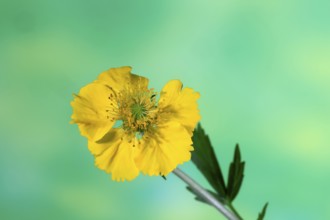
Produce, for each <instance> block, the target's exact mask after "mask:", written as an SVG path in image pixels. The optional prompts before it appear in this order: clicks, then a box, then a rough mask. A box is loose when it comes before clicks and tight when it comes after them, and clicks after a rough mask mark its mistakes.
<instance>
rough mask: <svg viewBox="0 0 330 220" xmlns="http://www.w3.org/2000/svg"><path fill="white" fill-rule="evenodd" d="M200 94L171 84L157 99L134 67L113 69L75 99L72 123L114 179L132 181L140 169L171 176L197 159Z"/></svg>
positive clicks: (178, 84)
mask: <svg viewBox="0 0 330 220" xmlns="http://www.w3.org/2000/svg"><path fill="white" fill-rule="evenodd" d="M199 96H200V95H199V93H197V92H195V91H194V90H193V89H190V88H184V89H182V83H181V82H180V81H179V80H171V81H169V82H168V83H167V84H166V85H165V86H164V88H163V89H162V91H161V93H160V97H159V100H157V98H156V97H157V93H156V92H155V91H154V90H153V89H148V79H147V78H144V77H142V76H138V75H135V74H132V73H131V68H130V67H120V68H111V69H109V70H108V71H105V72H103V73H101V74H100V75H99V77H98V78H97V80H95V81H94V82H92V83H90V84H88V85H86V86H85V87H83V88H82V89H81V90H80V92H79V94H78V95H74V100H73V101H72V102H71V106H72V107H73V114H72V122H73V123H76V124H77V125H78V127H79V130H80V133H81V135H83V136H85V137H87V139H88V149H89V150H90V152H91V153H92V154H93V155H94V157H95V164H96V166H97V167H99V168H100V169H102V170H104V171H106V172H107V173H111V174H112V179H113V180H116V181H121V180H132V179H134V178H135V177H137V176H138V174H139V172H140V171H141V172H142V173H144V174H148V175H167V174H168V173H170V172H171V171H173V170H174V169H175V168H176V166H177V165H178V164H181V163H183V162H186V161H189V160H190V158H191V153H190V151H192V150H193V147H192V141H191V136H192V133H193V130H194V128H195V126H196V123H197V122H198V121H199V120H200V115H199V111H198V108H197V107H198V106H197V99H198V98H199Z"/></svg>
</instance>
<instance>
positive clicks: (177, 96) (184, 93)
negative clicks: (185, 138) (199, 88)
mask: <svg viewBox="0 0 330 220" xmlns="http://www.w3.org/2000/svg"><path fill="white" fill-rule="evenodd" d="M181 88H182V83H181V82H180V81H179V80H171V81H169V82H168V83H167V84H166V85H165V86H164V88H163V89H162V92H161V95H160V99H159V105H158V107H159V109H160V110H161V111H160V112H161V113H160V118H164V119H165V120H175V121H178V122H179V123H181V124H182V125H183V126H184V127H185V128H186V129H187V130H188V131H189V133H190V134H191V135H192V132H193V130H194V128H195V126H196V123H197V122H198V121H199V120H200V115H199V110H198V105H197V99H198V98H199V97H200V95H199V93H198V92H195V91H194V90H193V89H191V88H184V89H182V90H181Z"/></svg>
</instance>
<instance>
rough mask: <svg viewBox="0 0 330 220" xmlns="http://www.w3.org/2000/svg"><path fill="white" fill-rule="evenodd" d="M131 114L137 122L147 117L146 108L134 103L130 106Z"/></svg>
mask: <svg viewBox="0 0 330 220" xmlns="http://www.w3.org/2000/svg"><path fill="white" fill-rule="evenodd" d="M131 112H132V115H133V117H134V118H135V120H139V119H141V118H143V117H144V116H146V115H147V110H146V108H145V107H144V106H143V105H141V104H139V103H134V104H133V105H132V106H131Z"/></svg>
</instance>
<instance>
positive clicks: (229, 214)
mask: <svg viewBox="0 0 330 220" xmlns="http://www.w3.org/2000/svg"><path fill="white" fill-rule="evenodd" d="M173 173H174V174H175V175H177V176H178V177H179V178H180V179H181V180H183V181H184V182H185V183H186V184H187V185H188V186H190V187H191V189H192V190H193V191H194V192H196V193H197V194H198V195H199V196H200V197H201V198H203V199H205V201H206V202H207V203H208V204H210V205H212V206H213V207H214V208H216V209H217V210H218V211H219V212H221V213H222V214H223V215H224V216H225V217H226V218H227V219H228V220H241V219H242V218H240V217H237V216H236V214H235V213H233V212H231V211H230V210H228V209H227V208H226V207H225V205H224V204H222V203H221V202H219V201H218V200H217V199H216V198H214V196H213V195H212V194H211V193H209V192H208V191H207V190H206V189H204V188H203V187H202V186H201V185H199V184H198V183H197V182H195V181H194V180H193V179H191V178H190V177H189V176H188V175H187V174H185V173H184V172H182V171H181V170H180V169H178V168H176V169H175V170H174V171H173Z"/></svg>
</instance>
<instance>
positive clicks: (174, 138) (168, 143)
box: [136, 121, 193, 175]
mask: <svg viewBox="0 0 330 220" xmlns="http://www.w3.org/2000/svg"><path fill="white" fill-rule="evenodd" d="M191 144H192V141H191V136H190V134H189V133H188V131H187V130H186V129H185V128H184V127H183V126H182V125H181V124H180V123H178V122H175V121H173V122H167V123H164V124H161V125H159V126H158V127H157V128H156V131H155V133H148V134H145V136H144V137H143V138H142V140H141V145H140V146H141V151H140V153H139V156H138V158H137V160H136V164H137V166H138V168H139V169H140V170H141V171H142V172H143V173H145V174H148V175H167V174H168V173H170V172H171V171H173V170H174V169H175V168H176V167H177V165H178V164H181V163H183V162H186V161H189V160H190V158H191V153H190V151H192V150H193V147H192V146H191Z"/></svg>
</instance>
